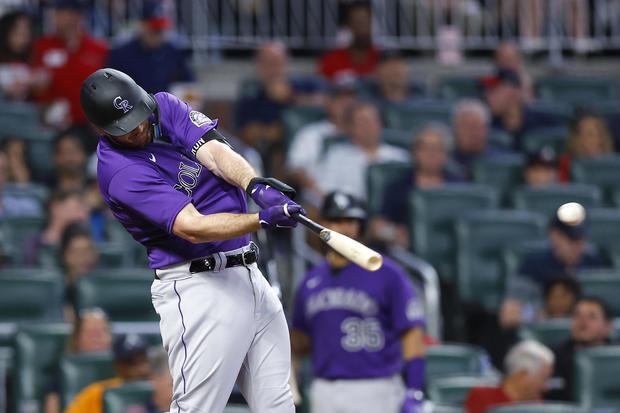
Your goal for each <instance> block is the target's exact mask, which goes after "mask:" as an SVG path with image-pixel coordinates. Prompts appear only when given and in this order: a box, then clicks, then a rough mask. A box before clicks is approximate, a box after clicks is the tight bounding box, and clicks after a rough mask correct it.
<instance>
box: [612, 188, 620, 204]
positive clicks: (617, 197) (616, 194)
mask: <svg viewBox="0 0 620 413" xmlns="http://www.w3.org/2000/svg"><path fill="white" fill-rule="evenodd" d="M612 197H613V204H614V206H615V207H616V208H620V189H616V190H614V191H613V195H612Z"/></svg>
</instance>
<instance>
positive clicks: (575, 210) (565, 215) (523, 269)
mask: <svg viewBox="0 0 620 413" xmlns="http://www.w3.org/2000/svg"><path fill="white" fill-rule="evenodd" d="M586 235H587V220H586V211H585V209H584V208H583V207H582V206H581V205H579V204H577V203H570V204H564V205H562V206H561V207H560V208H558V210H557V212H556V213H555V214H554V215H553V217H551V222H550V224H549V241H550V243H551V245H550V247H548V248H545V249H544V250H541V251H537V252H534V253H532V254H530V255H527V256H526V257H525V258H524V260H523V262H522V263H521V265H520V267H519V274H522V275H524V276H526V277H528V278H529V279H530V280H531V281H533V282H535V283H538V284H539V285H543V284H544V283H545V282H546V281H547V280H548V279H549V278H551V277H552V276H553V275H554V274H556V273H566V274H568V275H570V276H574V275H575V273H576V272H577V271H578V270H582V269H586V268H600V267H604V266H605V261H604V260H603V259H602V258H601V257H600V256H599V255H597V254H595V253H591V252H588V251H587V240H586Z"/></svg>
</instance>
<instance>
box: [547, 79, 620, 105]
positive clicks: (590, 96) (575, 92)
mask: <svg viewBox="0 0 620 413" xmlns="http://www.w3.org/2000/svg"><path fill="white" fill-rule="evenodd" d="M535 88H536V95H537V96H540V97H541V99H543V100H546V101H551V102H554V101H555V102H566V103H570V104H578V105H582V104H587V102H596V101H604V100H617V99H618V84H617V82H616V80H614V79H611V78H603V77H590V76H588V77H585V76H550V77H542V78H539V79H538V80H537V81H536V86H535Z"/></svg>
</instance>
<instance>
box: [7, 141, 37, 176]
mask: <svg viewBox="0 0 620 413" xmlns="http://www.w3.org/2000/svg"><path fill="white" fill-rule="evenodd" d="M0 147H1V148H2V151H3V152H4V153H5V154H6V157H7V175H6V182H11V183H15V184H27V183H29V182H30V181H31V179H30V178H31V174H30V167H29V166H28V161H27V160H26V158H27V156H26V152H27V148H26V142H25V141H24V140H23V139H20V138H18V137H8V138H5V139H4V140H3V141H2V143H0Z"/></svg>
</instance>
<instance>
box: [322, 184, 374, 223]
mask: <svg viewBox="0 0 620 413" xmlns="http://www.w3.org/2000/svg"><path fill="white" fill-rule="evenodd" d="M321 215H322V216H323V218H325V219H334V218H356V219H360V220H362V221H364V220H366V218H367V216H368V214H367V212H366V205H365V204H364V201H362V200H361V199H359V198H356V197H354V196H353V195H351V194H349V193H346V192H343V191H334V192H330V193H329V194H327V196H326V197H325V200H324V201H323V206H322V208H321Z"/></svg>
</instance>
